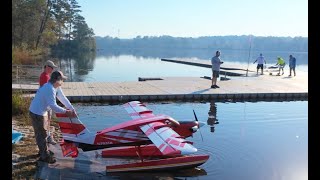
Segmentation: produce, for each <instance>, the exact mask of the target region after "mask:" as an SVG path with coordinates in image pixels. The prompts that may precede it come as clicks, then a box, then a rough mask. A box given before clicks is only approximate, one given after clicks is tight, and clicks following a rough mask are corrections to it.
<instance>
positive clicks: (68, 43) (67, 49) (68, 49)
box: [12, 0, 96, 61]
mask: <svg viewBox="0 0 320 180" xmlns="http://www.w3.org/2000/svg"><path fill="white" fill-rule="evenodd" d="M80 12H81V10H80V6H79V5H78V2H77V1H76V0H12V49H13V55H12V56H13V61H14V60H15V59H17V56H18V55H21V53H25V54H26V56H35V55H49V54H51V55H59V54H66V55H68V54H69V55H70V54H72V53H77V52H86V51H95V49H96V44H95V39H94V32H93V30H92V29H91V28H89V27H88V25H87V23H86V21H85V19H84V17H83V16H81V15H80V14H79V13H80ZM15 55H16V58H15Z"/></svg>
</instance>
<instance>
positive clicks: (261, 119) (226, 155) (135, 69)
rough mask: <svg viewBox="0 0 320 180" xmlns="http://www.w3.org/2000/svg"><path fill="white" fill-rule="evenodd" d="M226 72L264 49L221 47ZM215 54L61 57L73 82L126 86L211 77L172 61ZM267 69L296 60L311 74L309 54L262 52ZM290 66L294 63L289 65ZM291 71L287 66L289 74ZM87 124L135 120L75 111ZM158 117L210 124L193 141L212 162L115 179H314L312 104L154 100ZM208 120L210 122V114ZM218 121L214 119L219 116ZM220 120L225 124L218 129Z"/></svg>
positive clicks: (116, 113) (113, 109)
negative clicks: (310, 159)
mask: <svg viewBox="0 0 320 180" xmlns="http://www.w3.org/2000/svg"><path fill="white" fill-rule="evenodd" d="M221 52H222V53H221V59H222V60H223V61H224V62H225V63H224V64H223V67H238V68H244V69H246V68H247V67H248V59H249V67H251V68H252V67H253V68H255V67H256V64H252V63H253V61H254V60H255V58H256V56H258V55H259V54H260V52H250V54H251V55H250V58H249V51H234V50H229V51H228V50H222V51H221ZM214 53H215V50H213V51H209V50H192V51H190V50H171V51H170V50H168V51H160V50H150V49H149V50H130V51H129V50H110V51H101V52H98V53H97V55H96V57H92V58H88V57H83V58H81V59H69V60H61V61H60V65H61V67H62V70H63V71H64V72H65V74H66V75H67V76H69V79H68V81H80V82H98V81H99V82H121V81H138V77H170V76H180V77H181V76H193V77H201V76H211V69H210V68H203V67H196V66H190V65H183V64H175V63H169V62H164V61H161V58H167V59H179V60H183V59H193V60H199V61H209V59H210V58H211V57H212V56H213V54H214ZM262 53H263V54H264V56H265V57H266V59H267V65H268V66H270V65H274V64H275V63H276V57H277V56H282V57H283V58H284V59H285V60H286V61H287V63H288V56H289V54H293V55H294V56H295V57H296V58H297V68H296V69H297V71H298V73H297V75H299V73H307V72H308V53H307V52H300V53H292V52H262ZM286 68H288V66H287V67H286ZM285 71H287V72H288V69H285ZM75 107H76V109H77V112H78V114H79V116H80V118H81V120H82V121H83V123H84V124H86V125H87V126H88V128H89V129H90V130H91V131H98V130H101V129H102V128H104V127H110V126H112V125H115V124H117V123H121V122H124V121H126V120H129V119H130V117H129V116H128V114H127V113H126V111H125V110H124V109H123V108H122V106H121V105H98V106H97V105H88V104H82V105H81V104H78V105H76V106H75ZM147 107H148V108H149V109H151V110H153V111H154V113H155V114H167V115H170V116H172V117H173V118H175V119H177V120H193V119H194V118H193V113H192V110H193V109H194V110H195V112H196V113H197V116H198V119H199V120H201V121H203V122H205V123H206V125H205V126H204V127H202V128H201V133H202V136H203V141H202V139H201V136H200V133H199V132H198V133H196V134H195V135H194V137H192V138H189V140H191V141H194V142H195V143H194V146H195V147H197V148H198V150H199V152H200V153H206V154H209V155H210V159H209V160H208V161H207V162H206V163H205V164H203V165H201V166H200V167H199V168H197V169H195V168H193V169H188V170H182V171H175V172H162V173H129V174H125V173H123V174H122V175H117V176H111V175H107V178H108V179H109V178H110V179H111V178H114V179H224V180H229V179H230V180H233V179H237V180H239V179H244V180H249V179H254V180H261V179H265V180H278V179H290V180H300V179H308V101H289V102H238V103H228V102H225V103H223V102H216V103H214V102H211V103H210V102H203V103H196V102H195V103H189V102H181V103H164V104H162V103H148V104H147ZM209 116H210V117H209ZM213 117H216V118H215V119H214V118H213ZM214 122H219V124H214Z"/></svg>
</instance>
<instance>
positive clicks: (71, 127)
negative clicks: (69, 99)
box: [56, 113, 88, 137]
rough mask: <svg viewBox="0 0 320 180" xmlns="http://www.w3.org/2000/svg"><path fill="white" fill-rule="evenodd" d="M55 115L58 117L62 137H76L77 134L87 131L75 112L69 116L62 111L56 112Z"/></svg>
mask: <svg viewBox="0 0 320 180" xmlns="http://www.w3.org/2000/svg"><path fill="white" fill-rule="evenodd" d="M56 117H57V118H58V122H59V127H60V131H61V133H62V135H63V136H64V137H65V136H70V137H77V136H78V135H79V134H82V133H85V132H87V131H88V129H87V128H86V127H85V126H84V124H83V123H82V122H81V121H80V119H79V118H78V116H77V114H76V113H74V114H73V116H71V117H69V116H67V115H66V114H63V113H56Z"/></svg>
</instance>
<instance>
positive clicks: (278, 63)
mask: <svg viewBox="0 0 320 180" xmlns="http://www.w3.org/2000/svg"><path fill="white" fill-rule="evenodd" d="M276 65H278V66H279V73H278V76H280V73H281V69H282V74H281V75H283V74H284V71H283V68H284V66H285V65H286V62H285V61H284V59H282V57H280V56H278V62H277V64H276Z"/></svg>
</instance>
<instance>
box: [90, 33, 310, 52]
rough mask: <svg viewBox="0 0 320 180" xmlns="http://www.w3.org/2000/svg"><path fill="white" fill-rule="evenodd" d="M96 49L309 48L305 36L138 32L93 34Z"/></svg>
mask: <svg viewBox="0 0 320 180" xmlns="http://www.w3.org/2000/svg"><path fill="white" fill-rule="evenodd" d="M95 38H96V44H97V48H98V49H105V50H107V49H113V48H159V49H166V48H167V49H228V50H248V49H249V48H250V45H251V48H252V50H257V51H259V50H268V51H295V52H307V51H308V38H307V37H273V36H269V37H260V36H251V35H242V36H232V35H230V36H204V37H198V38H192V37H172V36H144V37H141V36H137V37H135V38H133V39H119V38H117V37H110V36H106V37H100V36H96V37H95Z"/></svg>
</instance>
